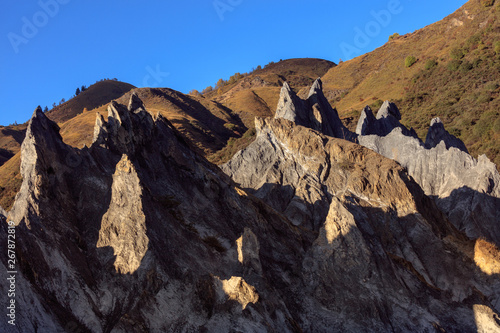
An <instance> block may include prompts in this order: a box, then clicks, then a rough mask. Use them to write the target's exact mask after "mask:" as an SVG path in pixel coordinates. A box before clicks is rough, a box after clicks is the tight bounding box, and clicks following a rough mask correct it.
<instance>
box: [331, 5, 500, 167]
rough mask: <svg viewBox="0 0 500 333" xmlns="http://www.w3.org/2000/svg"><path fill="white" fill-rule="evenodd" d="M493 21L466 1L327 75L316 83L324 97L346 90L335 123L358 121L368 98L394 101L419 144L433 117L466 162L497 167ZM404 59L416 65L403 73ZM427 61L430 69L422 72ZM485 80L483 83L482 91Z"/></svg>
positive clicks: (496, 34) (495, 14)
mask: <svg viewBox="0 0 500 333" xmlns="http://www.w3.org/2000/svg"><path fill="white" fill-rule="evenodd" d="M499 16H500V11H495V10H490V9H487V8H484V7H483V6H481V4H480V3H479V2H478V1H469V2H468V3H466V4H465V5H464V6H463V7H462V8H461V9H459V10H457V11H456V12H455V13H453V14H451V15H450V16H448V17H446V18H445V19H443V20H442V21H439V22H437V23H434V24H432V25H430V26H427V27H425V28H423V29H421V30H418V31H416V32H414V33H410V34H407V35H404V36H400V37H398V38H395V39H394V40H392V41H389V42H387V43H386V44H385V45H383V46H381V47H379V48H378V49H376V50H374V51H373V52H370V53H368V54H365V55H362V56H360V57H357V58H355V59H353V60H350V61H346V62H343V63H341V64H339V66H337V67H334V68H332V69H330V70H329V71H328V73H327V74H326V75H325V76H324V78H323V83H324V89H325V94H326V95H327V96H333V95H335V94H336V92H339V91H348V93H347V94H344V95H343V96H342V98H336V99H335V100H334V101H333V103H334V104H335V106H336V107H337V109H338V110H339V114H340V116H341V117H357V116H359V112H360V111H361V110H362V109H363V108H364V106H366V105H369V104H371V101H372V100H374V99H380V100H392V101H395V102H396V103H397V104H398V106H399V107H400V109H401V113H402V117H403V119H402V122H403V123H404V124H405V125H407V126H409V127H414V128H415V130H416V131H417V133H418V134H419V136H420V137H421V138H425V135H426V133H427V129H428V126H429V123H430V121H431V119H432V118H433V117H436V116H439V117H440V118H441V119H442V120H443V122H444V123H445V126H446V128H447V129H448V130H449V131H450V132H451V133H452V134H454V135H457V136H458V137H459V138H460V139H462V140H463V141H464V142H465V144H466V145H467V147H468V149H469V151H470V152H471V154H472V155H473V156H477V155H478V154H486V155H487V156H488V157H489V158H490V159H491V160H493V161H494V162H495V163H496V164H497V167H500V120H499V118H500V115H499V111H498V110H500V99H499V90H498V87H497V86H494V85H493V83H496V84H500V81H498V80H499V79H498V72H499V71H500V58H499V56H498V55H496V54H495V51H494V45H495V41H497V40H500V25H499V22H500V20H499V18H500V17H499ZM472 18H473V19H472ZM462 23H463V24H462ZM479 23H482V27H479V26H480V24H479ZM461 24H462V25H461ZM454 49H461V50H464V52H465V56H464V58H463V59H461V60H457V61H459V64H458V69H457V71H455V72H453V71H450V70H449V69H447V64H448V63H449V62H450V61H451V60H452V58H451V55H450V52H451V50H454ZM409 55H413V56H415V57H416V58H418V59H419V61H418V62H417V63H415V64H414V65H413V66H411V67H410V68H406V67H405V65H404V60H405V58H406V57H407V56H409ZM432 60H433V61H437V66H431V68H428V69H427V68H426V64H428V63H430V62H429V61H432ZM491 81H495V82H491ZM486 82H489V83H491V85H490V86H489V87H490V89H489V90H488V89H487V88H486V87H485V83H486ZM492 87H496V88H494V89H491V88H492ZM337 96H338V94H337ZM356 119H357V118H356Z"/></svg>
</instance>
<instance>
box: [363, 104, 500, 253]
mask: <svg viewBox="0 0 500 333" xmlns="http://www.w3.org/2000/svg"><path fill="white" fill-rule="evenodd" d="M382 108H383V107H382ZM365 110H366V109H365ZM381 112H383V113H382V114H383V115H385V119H391V120H390V121H388V122H386V123H385V124H384V125H380V124H379V121H380V120H379V119H376V120H374V119H373V117H372V116H370V112H369V111H368V112H363V114H362V117H361V118H360V119H359V122H358V127H357V131H356V132H357V133H358V134H359V137H358V139H359V143H360V144H361V145H363V146H365V147H368V148H370V149H372V150H374V151H376V152H378V153H379V154H382V155H383V156H385V157H388V158H391V159H394V160H396V161H398V162H399V163H401V165H403V166H404V167H405V168H407V170H408V173H409V174H410V175H411V176H412V177H413V178H414V179H415V181H416V182H417V183H418V184H419V185H420V186H421V187H422V189H423V190H424V191H425V193H426V194H427V195H429V196H431V197H433V198H434V199H435V201H436V203H437V205H438V207H439V208H440V209H441V210H442V211H443V212H444V213H445V214H446V215H447V216H448V218H449V219H450V221H452V222H453V224H454V225H455V226H456V227H457V228H458V229H459V230H462V231H464V232H465V233H466V234H467V235H468V236H469V237H471V238H474V239H475V238H478V237H485V238H486V239H488V240H489V241H492V242H494V243H496V244H497V245H500V228H499V226H500V225H499V223H500V175H499V174H498V171H497V169H496V166H495V165H494V164H493V163H491V162H490V161H489V160H488V158H487V157H486V156H484V155H483V156H480V157H479V159H478V160H476V159H474V158H473V157H472V156H470V155H469V154H468V151H467V148H466V147H465V145H464V143H463V142H462V141H460V140H459V139H458V138H456V137H454V136H453V135H451V134H449V133H448V132H447V131H446V130H445V129H444V126H443V124H442V122H441V120H440V119H439V118H435V119H433V120H432V121H431V126H430V128H429V131H428V134H427V138H426V142H425V144H424V143H423V142H422V141H421V140H420V139H418V137H416V135H414V132H413V130H412V129H411V130H408V129H406V127H404V126H403V125H402V124H401V123H399V121H398V119H397V118H398V117H399V116H398V114H399V113H397V114H396V115H394V113H395V112H387V110H382V109H381V111H379V114H380V113H381ZM377 118H379V117H378V116H377ZM380 119H384V118H383V117H382V118H380ZM382 127H383V128H384V130H380V129H381V128H382Z"/></svg>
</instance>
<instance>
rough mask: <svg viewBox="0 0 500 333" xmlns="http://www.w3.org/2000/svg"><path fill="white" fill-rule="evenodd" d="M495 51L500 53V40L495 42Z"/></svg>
mask: <svg viewBox="0 0 500 333" xmlns="http://www.w3.org/2000/svg"><path fill="white" fill-rule="evenodd" d="M495 53H496V54H500V42H495Z"/></svg>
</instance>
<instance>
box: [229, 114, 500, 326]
mask: <svg viewBox="0 0 500 333" xmlns="http://www.w3.org/2000/svg"><path fill="white" fill-rule="evenodd" d="M295 109H296V110H297V109H299V108H295ZM297 117H298V116H297ZM373 119H375V117H373ZM256 130H257V138H256V140H255V141H254V142H253V143H252V144H251V145H250V146H248V147H247V148H246V149H244V150H242V151H240V152H239V153H237V154H236V155H235V156H234V157H233V158H232V160H230V161H229V162H228V163H226V164H224V165H222V166H221V168H222V169H223V171H225V172H226V173H227V174H228V175H230V176H231V177H232V179H234V180H235V181H236V182H237V183H239V184H240V185H241V186H242V187H244V188H246V189H247V191H249V192H251V193H253V194H255V195H256V196H257V197H259V198H261V199H262V200H263V201H264V202H266V203H268V204H269V205H271V206H272V207H273V208H274V209H276V210H277V211H279V212H281V213H283V214H284V215H285V216H286V217H287V218H288V219H289V220H290V221H291V222H292V223H293V224H294V225H297V226H298V227H299V228H301V230H310V231H313V232H314V233H315V234H316V235H317V237H316V239H315V240H314V242H313V245H312V247H311V248H310V249H309V251H308V252H307V255H306V257H305V259H304V262H303V266H304V270H305V272H306V274H307V280H308V281H309V284H308V286H309V287H312V288H313V289H307V287H306V290H311V291H312V290H315V292H314V293H315V294H316V295H318V297H319V302H320V303H321V304H322V306H323V307H324V308H325V311H326V309H328V310H330V311H334V312H337V316H338V318H342V319H338V320H339V321H345V322H349V323H350V324H348V325H345V324H344V325H345V326H333V327H335V329H347V330H353V331H355V330H356V329H357V330H359V331H363V327H366V326H365V325H366V324H368V322H370V323H369V324H368V325H369V326H370V329H369V331H377V330H380V331H385V330H389V331H425V330H434V329H438V330H439V329H443V330H445V331H462V330H463V331H476V329H477V327H478V326H476V325H483V323H479V321H480V320H476V319H472V317H470V316H468V315H467V312H468V311H467V310H465V308H467V305H465V304H468V303H469V300H470V299H471V298H470V297H472V298H475V296H472V295H471V294H468V292H467V291H466V290H470V289H469V288H470V287H471V284H469V283H471V282H472V281H474V282H472V283H473V284H475V283H476V282H477V281H479V280H482V279H483V278H486V280H483V282H481V283H485V284H484V285H482V286H481V287H479V288H480V290H484V291H486V290H491V289H489V288H490V286H491V285H490V283H492V285H495V286H498V285H499V280H498V276H497V275H494V276H489V275H487V274H486V275H483V273H479V276H481V277H479V276H476V275H475V274H476V273H473V272H474V271H476V268H474V267H472V266H470V267H469V268H466V266H467V264H465V266H462V265H463V263H466V262H468V259H465V258H464V257H463V256H462V255H463V254H464V253H465V252H466V251H465V252H462V251H463V250H465V249H466V248H467V247H468V246H470V245H466V244H470V243H471V241H469V240H468V239H467V238H466V237H465V235H464V234H462V233H460V232H458V231H457V230H456V229H455V228H454V227H453V226H452V225H451V223H449V222H448V219H447V218H446V216H444V215H443V214H442V213H441V212H440V210H439V209H438V208H437V206H436V204H435V203H434V201H433V200H432V199H431V198H429V197H427V196H426V195H425V194H424V192H423V191H422V189H421V188H420V187H419V186H418V185H417V184H416V183H415V182H414V181H413V180H412V179H411V177H409V175H408V174H407V173H406V171H405V170H404V169H403V168H402V167H401V166H400V165H398V164H397V163H395V162H393V161H391V160H389V159H386V158H384V157H382V156H381V155H379V154H376V153H374V152H373V151H370V150H367V149H364V148H363V147H361V146H359V145H356V144H354V143H350V142H347V141H344V140H339V139H335V138H332V137H329V136H325V135H323V134H321V133H319V132H317V131H313V130H310V129H308V128H305V127H303V126H298V125H296V124H294V123H292V122H290V121H289V120H287V119H281V118H279V117H278V118H275V119H263V120H261V119H257V120H256ZM415 140H416V139H415ZM416 141H417V140H416ZM417 142H418V141H417ZM472 243H473V242H472ZM452 249H453V250H452ZM459 249H460V250H459ZM458 258H462V260H464V261H460V260H461V259H458ZM403 272H404V273H403ZM473 276H475V277H473ZM486 276H487V277H486ZM413 278H417V279H418V281H419V283H417V284H420V283H423V285H420V287H416V285H415V281H414V280H412V279H413ZM477 278H478V279H479V280H476V279H477ZM466 281H467V282H466ZM486 281H488V282H486ZM481 283H480V284H481ZM424 285H425V287H424ZM390 286H394V288H391V287H390ZM420 288H423V289H420ZM427 288H429V289H427ZM417 290H418V291H417ZM424 290H426V291H424ZM445 290H446V291H445ZM481 293H483V292H481ZM417 294H418V295H419V296H418V298H419V301H418V302H417V303H418V305H416V304H415V306H410V305H404V304H405V303H406V302H407V301H408V300H409V299H414V297H416V295H417ZM445 294H447V295H448V296H444V295H445ZM466 294H468V296H465V295H466ZM375 295H378V296H375ZM423 295H425V296H423ZM438 295H439V296H438ZM452 295H453V296H452ZM459 295H461V296H459ZM420 296H423V298H420ZM447 297H450V298H449V299H448V300H446V299H447ZM486 298H488V299H490V302H491V304H496V305H495V306H494V307H496V310H494V311H496V312H498V310H499V305H500V303H499V302H498V293H497V291H495V292H492V293H489V295H488V296H486ZM424 299H425V300H424ZM316 301H317V300H316ZM307 302H308V301H307V300H305V301H304V304H309V303H307ZM474 302H475V301H473V303H474ZM445 303H446V304H447V305H445ZM396 304H397V305H396ZM431 304H432V305H431ZM452 304H453V305H452ZM373 307H375V308H376V309H377V310H376V311H377V313H378V315H379V317H378V318H377V319H374V318H372V319H371V320H369V319H368V318H369V317H370V315H368V313H371V311H373V310H374V309H375V308H373ZM410 308H412V309H413V310H412V311H409V309H410ZM431 308H432V310H431ZM473 308H474V309H479V308H478V307H474V306H473ZM481 309H482V308H481ZM344 311H345V312H344ZM474 311H476V310H474ZM481 311H482V310H481ZM485 311H486V310H485ZM445 312H446V315H445V316H446V317H447V318H446V319H444V318H443V317H441V319H437V317H433V316H436V314H437V313H443V314H444V313H445ZM360 313H364V314H365V315H366V316H367V318H366V319H365V320H364V319H361V316H359V314H360ZM481 313H482V314H484V316H483V315H477V316H475V317H474V318H479V317H481V318H486V317H487V316H488V315H486V312H481ZM308 314H309V313H308ZM311 315H313V316H314V317H315V318H317V320H324V319H323V318H321V316H320V315H319V314H312V313H311ZM462 315H463V316H464V317H461V316H462ZM414 316H416V317H414ZM437 316H438V317H439V316H440V315H437ZM304 317H307V315H304ZM459 317H461V318H459ZM491 318H493V317H491ZM425 322H426V323H425ZM410 323H412V324H410ZM458 323H460V324H458ZM490 323H492V325H497V323H495V322H494V320H493V321H491V322H490ZM457 324H458V326H455V325H457ZM351 325H352V326H351ZM357 325H359V326H357ZM411 325H415V326H411ZM461 325H463V326H461ZM484 325H486V324H484ZM460 326H461V327H460ZM492 327H499V328H500V326H492ZM335 329H333V330H335Z"/></svg>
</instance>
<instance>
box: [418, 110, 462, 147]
mask: <svg viewBox="0 0 500 333" xmlns="http://www.w3.org/2000/svg"><path fill="white" fill-rule="evenodd" d="M441 141H443V142H444V144H445V145H446V148H450V147H455V148H458V149H460V150H461V151H463V152H466V153H469V151H468V150H467V147H465V144H464V143H463V142H462V140H460V139H458V138H457V137H455V136H454V135H452V134H450V133H449V132H448V131H446V130H445V129H444V125H443V122H442V121H441V119H440V118H439V117H437V118H434V119H432V120H431V125H430V127H429V130H428V131H427V136H426V138H425V147H426V148H427V149H430V148H434V147H436V146H437V145H438V144H439V143H440V142H441Z"/></svg>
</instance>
